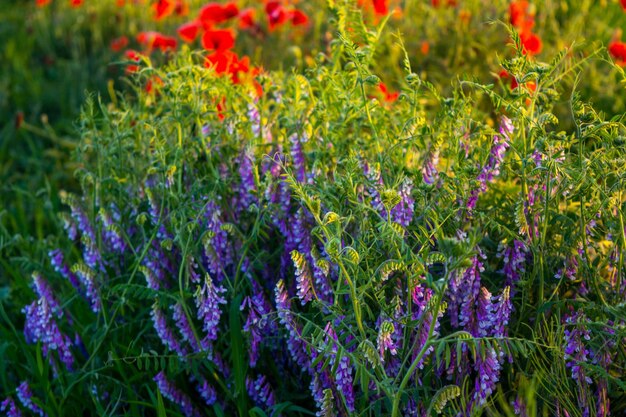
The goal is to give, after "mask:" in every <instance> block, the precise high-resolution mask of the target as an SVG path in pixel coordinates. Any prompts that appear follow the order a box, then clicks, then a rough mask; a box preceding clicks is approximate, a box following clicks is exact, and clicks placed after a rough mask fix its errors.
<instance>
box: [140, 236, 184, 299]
mask: <svg viewBox="0 0 626 417" xmlns="http://www.w3.org/2000/svg"><path fill="white" fill-rule="evenodd" d="M149 244H150V246H149V247H148V251H147V253H146V256H144V258H143V259H142V261H141V264H142V268H141V270H142V272H143V273H144V275H145V276H146V282H147V283H148V286H149V287H150V288H152V289H159V288H161V287H162V286H163V287H165V288H168V287H169V281H170V280H169V278H170V277H173V276H176V275H177V274H178V270H177V269H176V268H175V267H174V265H173V264H172V261H171V260H170V258H169V257H168V256H167V254H166V253H165V251H164V249H163V247H161V244H160V243H159V240H158V239H153V240H152V241H151V242H150V243H149Z"/></svg>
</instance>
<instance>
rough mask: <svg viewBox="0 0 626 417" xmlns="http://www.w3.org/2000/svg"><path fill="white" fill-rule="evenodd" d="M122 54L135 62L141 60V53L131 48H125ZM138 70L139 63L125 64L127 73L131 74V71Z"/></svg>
mask: <svg viewBox="0 0 626 417" xmlns="http://www.w3.org/2000/svg"><path fill="white" fill-rule="evenodd" d="M124 56H125V57H126V58H127V59H129V60H131V61H135V62H139V61H141V54H140V53H139V52H137V51H134V50H132V49H128V50H126V52H124ZM137 71H139V65H135V64H131V65H127V66H126V73H127V74H131V73H133V72H137Z"/></svg>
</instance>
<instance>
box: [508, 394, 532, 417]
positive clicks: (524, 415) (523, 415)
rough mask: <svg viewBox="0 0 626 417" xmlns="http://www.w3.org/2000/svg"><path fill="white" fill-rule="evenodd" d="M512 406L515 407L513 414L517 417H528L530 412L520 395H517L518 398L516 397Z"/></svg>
mask: <svg viewBox="0 0 626 417" xmlns="http://www.w3.org/2000/svg"><path fill="white" fill-rule="evenodd" d="M511 405H512V406H513V412H514V413H515V415H516V416H520V417H528V410H527V409H526V403H524V401H523V400H522V398H521V397H520V396H519V394H518V395H517V397H515V400H514V401H512V402H511Z"/></svg>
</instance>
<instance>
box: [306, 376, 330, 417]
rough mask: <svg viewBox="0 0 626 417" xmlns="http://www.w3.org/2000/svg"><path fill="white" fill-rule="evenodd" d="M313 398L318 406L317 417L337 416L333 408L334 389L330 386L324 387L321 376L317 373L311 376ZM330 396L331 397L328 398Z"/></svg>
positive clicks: (310, 387) (310, 386)
mask: <svg viewBox="0 0 626 417" xmlns="http://www.w3.org/2000/svg"><path fill="white" fill-rule="evenodd" d="M309 389H310V390H311V394H312V396H313V400H314V401H315V405H316V406H317V409H318V411H317V413H315V415H316V416H317V417H326V416H335V415H336V414H335V413H334V409H333V401H332V400H333V398H332V390H331V389H330V388H327V389H324V387H322V383H321V381H320V377H319V375H317V374H315V373H314V374H313V376H312V377H311V384H310V385H309ZM327 397H330V398H327Z"/></svg>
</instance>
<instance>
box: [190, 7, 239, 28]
mask: <svg viewBox="0 0 626 417" xmlns="http://www.w3.org/2000/svg"><path fill="white" fill-rule="evenodd" d="M238 14H239V8H238V7H237V5H236V4H235V3H227V4H224V5H222V4H219V3H209V4H207V5H206V6H204V7H203V8H201V9H200V13H199V14H198V20H200V21H201V22H202V23H204V24H205V25H206V26H209V27H210V26H212V25H214V24H217V23H222V22H225V21H227V20H229V19H232V18H233V17H236V16H237V15H238Z"/></svg>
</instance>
